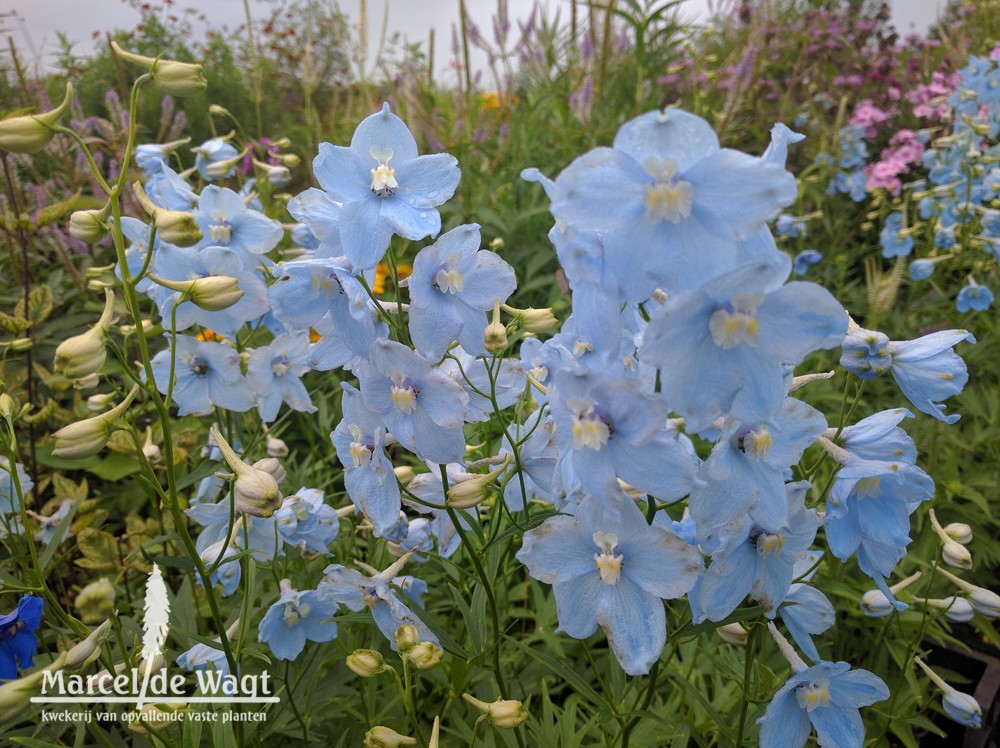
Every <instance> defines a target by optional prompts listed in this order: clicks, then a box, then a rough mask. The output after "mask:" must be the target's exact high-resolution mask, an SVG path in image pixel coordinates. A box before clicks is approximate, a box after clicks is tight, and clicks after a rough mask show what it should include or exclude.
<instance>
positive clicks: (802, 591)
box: [778, 584, 837, 662]
mask: <svg viewBox="0 0 1000 748" xmlns="http://www.w3.org/2000/svg"><path fill="white" fill-rule="evenodd" d="M778 616H779V617H780V618H781V620H782V622H783V623H784V624H785V628H787V629H788V633H789V634H791V635H792V638H793V639H794V640H795V643H796V644H798V645H799V647H800V648H801V649H802V651H803V652H805V653H806V656H807V657H808V658H809V659H811V660H812V661H813V662H819V659H820V657H819V651H818V650H817V649H816V643H815V642H813V640H812V637H813V636H814V635H816V634H822V633H823V632H824V631H826V630H827V629H829V628H830V627H831V626H833V624H834V623H835V622H836V620H837V614H836V611H835V610H834V608H833V603H831V602H830V600H829V598H827V596H826V595H824V594H823V593H822V592H820V591H819V590H818V589H816V588H815V587H810V586H809V585H808V584H793V585H792V586H791V587H789V588H788V594H787V595H785V600H784V602H782V604H781V607H780V608H778Z"/></svg>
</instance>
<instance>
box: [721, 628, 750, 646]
mask: <svg viewBox="0 0 1000 748" xmlns="http://www.w3.org/2000/svg"><path fill="white" fill-rule="evenodd" d="M715 633H717V634H718V635H719V636H720V637H721V638H722V641H724V642H725V643H726V644H732V645H733V646H734V647H745V646H746V643H747V630H746V629H745V628H743V626H741V625H740V624H739V623H727V624H726V625H725V626H719V628H717V629H716V630H715Z"/></svg>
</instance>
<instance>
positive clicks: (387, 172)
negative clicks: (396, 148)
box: [368, 146, 399, 197]
mask: <svg viewBox="0 0 1000 748" xmlns="http://www.w3.org/2000/svg"><path fill="white" fill-rule="evenodd" d="M368 153H369V155H371V157H372V158H373V159H375V160H376V161H377V162H378V166H377V167H376V168H374V169H372V170H371V171H372V187H371V189H372V192H374V193H375V195H376V197H387V196H389V195H391V194H392V191H393V190H395V189H396V188H397V187H399V183H398V182H396V170H395V169H391V168H389V159H391V158H392V148H386V149H385V150H379V149H378V148H376V147H375V146H372V147H371V149H370V150H369V151H368Z"/></svg>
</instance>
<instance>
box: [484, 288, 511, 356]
mask: <svg viewBox="0 0 1000 748" xmlns="http://www.w3.org/2000/svg"><path fill="white" fill-rule="evenodd" d="M483 345H484V346H485V347H486V350H487V351H489V352H490V353H499V352H500V351H502V350H503V349H504V348H506V347H507V328H506V327H504V324H503V323H502V322H501V321H500V301H499V300H497V301H495V302H494V303H493V318H492V320H491V321H490V323H489V324H488V325H486V330H485V331H484V332H483Z"/></svg>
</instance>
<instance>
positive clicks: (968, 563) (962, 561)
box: [928, 509, 972, 569]
mask: <svg viewBox="0 0 1000 748" xmlns="http://www.w3.org/2000/svg"><path fill="white" fill-rule="evenodd" d="M928 516H929V517H930V520H931V527H932V528H933V529H934V532H935V533H937V536H938V537H939V538H941V542H942V543H943V544H944V546H943V547H942V548H941V559H942V560H943V561H944V562H945V563H946V564H948V566H954V567H955V568H957V569H971V568H972V554H971V553H970V552H969V549H968V548H966V547H965V546H964V545H962V544H961V543H959V542H957V541H956V540H955V539H954V538H952V537H951V536H950V535H949V534H948V532H947V531H946V530H945V529H944V528H943V527H941V523H940V522H938V518H937V515H936V514H935V513H934V510H933V509H931V510H930V512H928ZM971 532H972V531H971V530H970V531H969V534H970V535H971Z"/></svg>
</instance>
